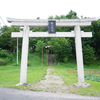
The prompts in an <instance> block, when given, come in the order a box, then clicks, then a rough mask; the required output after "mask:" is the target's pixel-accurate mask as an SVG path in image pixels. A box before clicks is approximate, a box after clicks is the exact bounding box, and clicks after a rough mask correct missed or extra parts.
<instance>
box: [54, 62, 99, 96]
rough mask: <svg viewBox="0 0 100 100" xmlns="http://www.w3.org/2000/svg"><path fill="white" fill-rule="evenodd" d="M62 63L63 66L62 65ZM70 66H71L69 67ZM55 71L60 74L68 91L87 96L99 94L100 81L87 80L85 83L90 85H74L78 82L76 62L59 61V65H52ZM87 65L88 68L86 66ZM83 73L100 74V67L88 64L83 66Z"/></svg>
mask: <svg viewBox="0 0 100 100" xmlns="http://www.w3.org/2000/svg"><path fill="white" fill-rule="evenodd" d="M62 65H63V66H62ZM70 66H71V67H70ZM53 67H54V68H55V73H57V74H58V75H59V76H62V78H63V80H64V82H65V84H66V85H67V86H68V91H69V92H70V93H74V94H80V95H89V96H100V82H97V81H92V80H87V79H85V82H86V83H89V84H90V87H75V86H74V85H73V84H74V83H77V82H78V76H77V68H76V63H75V62H73V63H70V62H68V63H67V64H64V63H61V64H60V66H57V64H56V65H54V66H53ZM88 67H89V68H88ZM84 70H85V74H87V73H88V74H94V75H100V67H99V66H98V65H96V66H95V64H94V66H93V65H92V67H91V65H88V66H85V68H84Z"/></svg>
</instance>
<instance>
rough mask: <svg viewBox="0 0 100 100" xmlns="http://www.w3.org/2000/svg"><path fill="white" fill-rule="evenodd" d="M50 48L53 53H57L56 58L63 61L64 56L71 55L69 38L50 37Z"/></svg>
mask: <svg viewBox="0 0 100 100" xmlns="http://www.w3.org/2000/svg"><path fill="white" fill-rule="evenodd" d="M48 45H50V46H51V47H50V49H51V50H52V51H53V53H54V54H57V57H56V60H57V61H58V62H59V61H61V62H64V61H65V58H68V57H70V56H72V47H71V43H70V42H69V39H66V38H51V39H50V41H48Z"/></svg>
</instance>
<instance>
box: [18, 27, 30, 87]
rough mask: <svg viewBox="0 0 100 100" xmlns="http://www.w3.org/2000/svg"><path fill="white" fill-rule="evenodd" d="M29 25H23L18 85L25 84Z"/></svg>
mask: <svg viewBox="0 0 100 100" xmlns="http://www.w3.org/2000/svg"><path fill="white" fill-rule="evenodd" d="M28 33H29V26H24V32H23V44H22V57H21V72H20V83H19V84H17V86H18V85H26V84H27V83H26V79H27V59H28V44H29V36H28Z"/></svg>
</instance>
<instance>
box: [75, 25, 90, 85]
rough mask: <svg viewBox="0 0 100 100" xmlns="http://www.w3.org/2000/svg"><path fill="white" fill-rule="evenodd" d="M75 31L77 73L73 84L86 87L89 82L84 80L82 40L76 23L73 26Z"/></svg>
mask: <svg viewBox="0 0 100 100" xmlns="http://www.w3.org/2000/svg"><path fill="white" fill-rule="evenodd" d="M74 32H75V45H76V60H77V73H78V83H76V84H74V85H75V86H77V87H87V86H90V85H89V84H87V83H85V81H84V67H83V53H82V41H81V34H80V32H81V31H80V26H79V25H76V26H75V27H74Z"/></svg>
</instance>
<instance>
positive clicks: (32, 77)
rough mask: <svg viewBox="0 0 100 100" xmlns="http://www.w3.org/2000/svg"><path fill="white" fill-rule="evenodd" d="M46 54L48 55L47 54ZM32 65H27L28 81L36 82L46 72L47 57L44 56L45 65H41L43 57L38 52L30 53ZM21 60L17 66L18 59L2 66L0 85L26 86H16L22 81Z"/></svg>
mask: <svg viewBox="0 0 100 100" xmlns="http://www.w3.org/2000/svg"><path fill="white" fill-rule="evenodd" d="M45 56H46V55H45ZM29 61H30V66H28V67H27V83H30V84H34V83H36V82H38V81H40V79H41V78H43V77H44V76H45V74H46V70H47V68H48V66H47V64H46V63H47V58H46V57H44V62H45V63H44V66H43V67H41V63H40V62H41V59H40V58H39V57H38V56H37V54H29ZM20 65H21V64H20V61H19V66H16V61H13V63H12V64H8V65H3V66H0V87H15V88H20V89H23V88H24V86H21V87H16V86H15V85H16V84H18V83H19V82H20Z"/></svg>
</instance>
